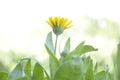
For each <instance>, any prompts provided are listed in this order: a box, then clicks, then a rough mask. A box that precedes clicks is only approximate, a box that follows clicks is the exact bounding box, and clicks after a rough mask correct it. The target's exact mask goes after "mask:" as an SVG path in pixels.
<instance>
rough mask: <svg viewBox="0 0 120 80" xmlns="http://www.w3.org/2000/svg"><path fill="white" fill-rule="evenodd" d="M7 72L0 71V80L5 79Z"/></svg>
mask: <svg viewBox="0 0 120 80" xmlns="http://www.w3.org/2000/svg"><path fill="white" fill-rule="evenodd" d="M7 78H8V73H6V72H0V80H7Z"/></svg>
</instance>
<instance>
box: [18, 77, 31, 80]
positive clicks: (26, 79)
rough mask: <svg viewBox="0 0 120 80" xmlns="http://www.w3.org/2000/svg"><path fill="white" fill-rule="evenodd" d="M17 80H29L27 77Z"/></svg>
mask: <svg viewBox="0 0 120 80" xmlns="http://www.w3.org/2000/svg"><path fill="white" fill-rule="evenodd" d="M17 80H30V79H28V78H27V77H22V78H18V79H17Z"/></svg>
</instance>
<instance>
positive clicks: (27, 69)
mask: <svg viewBox="0 0 120 80" xmlns="http://www.w3.org/2000/svg"><path fill="white" fill-rule="evenodd" d="M24 72H25V76H27V77H28V78H31V59H29V60H28V61H27V63H26V65H25V68H24Z"/></svg>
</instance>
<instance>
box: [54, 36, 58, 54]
mask: <svg viewBox="0 0 120 80" xmlns="http://www.w3.org/2000/svg"><path fill="white" fill-rule="evenodd" d="M57 41H58V35H56V40H55V50H54V54H55V55H56V49H57Z"/></svg>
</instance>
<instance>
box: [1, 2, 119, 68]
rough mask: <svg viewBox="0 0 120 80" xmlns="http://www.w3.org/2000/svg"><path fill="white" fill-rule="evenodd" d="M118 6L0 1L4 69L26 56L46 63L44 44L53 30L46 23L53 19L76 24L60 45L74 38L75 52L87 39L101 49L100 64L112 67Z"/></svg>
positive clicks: (98, 54) (99, 53) (108, 3)
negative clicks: (103, 63)
mask: <svg viewBox="0 0 120 80" xmlns="http://www.w3.org/2000/svg"><path fill="white" fill-rule="evenodd" d="M119 7H120V5H119V0H0V67H1V70H3V69H4V70H9V69H11V68H12V66H13V64H15V63H16V61H17V60H18V59H20V58H21V57H25V56H28V57H31V56H33V57H36V58H37V59H38V60H40V61H41V62H45V60H46V59H47V58H48V55H47V53H46V51H45V48H44V42H45V38H46V35H47V33H48V32H49V31H51V30H52V29H51V28H50V27H49V25H48V24H47V23H46V20H48V18H49V17H50V16H61V17H68V18H69V19H70V20H73V21H74V22H73V27H72V28H71V29H68V30H65V32H64V34H63V35H61V38H62V40H61V42H63V43H64V41H65V40H66V39H67V38H68V37H71V44H72V49H73V48H74V47H75V46H76V45H77V44H78V43H79V42H81V41H83V40H85V41H86V44H90V45H93V46H94V47H96V48H98V49H99V51H98V52H96V53H97V54H96V53H95V54H94V55H93V57H94V58H95V59H96V60H97V61H98V62H101V64H102V61H105V62H106V63H107V64H109V65H111V64H112V62H111V55H112V54H113V53H115V51H116V44H117V43H118V40H119V38H120V36H119V35H120V24H119V22H120V11H119ZM61 46H64V45H63V44H61ZM61 49H62V47H61ZM98 56H99V58H98ZM100 56H101V57H100ZM5 66H6V67H5ZM111 68H112V67H111Z"/></svg>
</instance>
